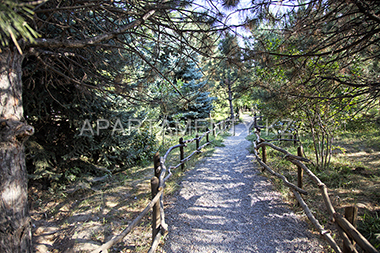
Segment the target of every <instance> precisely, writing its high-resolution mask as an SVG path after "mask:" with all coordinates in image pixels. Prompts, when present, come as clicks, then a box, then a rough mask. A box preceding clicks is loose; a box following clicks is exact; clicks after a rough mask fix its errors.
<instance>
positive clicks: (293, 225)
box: [164, 125, 321, 253]
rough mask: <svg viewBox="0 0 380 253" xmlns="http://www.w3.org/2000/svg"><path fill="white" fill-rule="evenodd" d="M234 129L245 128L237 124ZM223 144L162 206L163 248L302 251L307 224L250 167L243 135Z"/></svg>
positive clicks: (305, 245)
mask: <svg viewBox="0 0 380 253" xmlns="http://www.w3.org/2000/svg"><path fill="white" fill-rule="evenodd" d="M239 126H240V127H239ZM239 130H244V126H243V127H242V126H241V125H238V126H237V127H236V132H237V133H239ZM224 143H225V145H226V146H225V147H222V148H218V149H217V150H216V151H215V152H214V154H213V156H212V157H209V158H206V159H204V161H202V162H201V163H199V164H198V166H197V167H196V168H194V169H193V170H191V171H189V172H188V175H187V176H186V178H185V179H184V180H183V181H182V183H181V186H182V188H181V190H180V191H179V192H178V193H177V194H176V195H175V196H174V197H175V201H173V204H172V205H170V207H168V209H167V216H166V217H167V223H168V224H169V229H170V231H171V232H170V233H169V235H168V236H167V241H166V243H165V245H164V251H165V252H168V253H169V252H189V253H190V252H266V251H268V252H274V249H278V252H289V249H297V250H301V251H304V252H306V251H308V249H311V248H313V247H314V246H311V245H315V243H316V241H315V239H313V238H312V235H311V233H309V232H307V230H308V228H307V224H306V223H305V222H303V221H301V220H300V219H299V218H298V217H297V216H296V215H295V214H294V213H292V212H291V211H290V210H289V209H288V206H287V204H285V203H284V202H283V201H282V198H281V194H280V193H278V192H274V191H273V187H272V185H271V183H270V182H269V181H268V180H267V179H266V178H265V177H263V176H260V175H259V172H258V171H257V168H255V167H254V165H253V163H252V160H253V158H252V156H251V155H250V154H249V152H248V150H247V149H248V147H249V145H250V143H249V142H248V141H246V140H245V136H244V135H242V136H230V137H228V138H226V140H225V141H224ZM311 241H312V242H313V243H310V242H311ZM317 244H318V243H317ZM313 249H314V248H313ZM320 250H321V248H318V250H317V252H318V251H320Z"/></svg>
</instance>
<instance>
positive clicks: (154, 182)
mask: <svg viewBox="0 0 380 253" xmlns="http://www.w3.org/2000/svg"><path fill="white" fill-rule="evenodd" d="M235 117H237V118H238V117H239V115H238V114H237V115H236V116H235ZM234 121H235V119H230V118H227V119H225V120H222V121H220V122H219V123H217V124H214V123H212V125H211V130H210V129H208V128H207V130H206V132H205V133H203V134H202V135H201V136H198V135H196V137H195V138H193V139H189V140H184V139H183V138H180V139H179V144H177V145H174V146H172V147H170V148H169V149H168V150H167V151H166V153H165V155H164V156H162V157H160V154H159V153H158V152H157V153H156V154H155V155H154V157H153V164H154V176H153V178H152V179H151V191H152V200H151V201H150V203H149V204H148V205H147V206H146V207H145V209H144V210H143V211H142V212H141V213H140V214H139V215H138V216H137V217H136V218H135V219H134V220H133V221H132V222H131V223H130V224H129V225H128V227H127V228H126V229H124V230H123V232H121V233H120V234H119V235H118V236H116V237H114V238H112V239H111V240H109V241H108V242H106V243H105V244H103V245H101V246H100V247H99V248H97V249H96V250H94V251H92V252H91V253H105V252H107V251H108V249H109V248H111V247H112V246H113V245H115V244H116V243H119V242H121V241H122V240H123V238H124V237H125V236H127V235H128V234H129V233H130V232H131V231H132V230H133V228H135V227H136V226H137V225H138V224H139V223H140V221H141V220H142V218H143V217H144V216H145V215H147V214H148V213H149V211H150V210H151V209H152V245H151V248H150V250H149V253H153V252H155V251H156V249H157V247H158V244H159V242H160V239H161V237H162V236H163V235H166V234H167V233H168V225H167V224H166V223H165V212H164V201H163V196H164V189H165V183H166V181H167V180H168V179H169V178H170V177H171V176H172V170H175V169H178V168H179V167H181V168H182V169H183V168H184V164H185V163H186V162H187V161H189V160H190V158H191V157H192V156H194V155H195V154H198V153H201V150H202V149H203V148H204V147H206V146H207V145H209V144H211V142H210V140H209V135H210V134H213V135H214V136H217V135H218V134H220V133H221V132H224V131H226V129H229V128H230V127H231V126H234ZM233 129H234V127H233ZM202 140H205V143H204V144H203V145H201V142H202ZM192 142H195V143H196V148H195V150H194V151H192V153H191V154H190V155H188V156H187V157H184V154H185V152H184V148H186V147H187V144H189V143H192ZM177 148H179V150H180V152H179V153H180V154H179V161H178V164H177V165H175V166H167V165H166V161H167V158H168V156H169V154H170V153H171V152H172V151H173V150H175V149H177Z"/></svg>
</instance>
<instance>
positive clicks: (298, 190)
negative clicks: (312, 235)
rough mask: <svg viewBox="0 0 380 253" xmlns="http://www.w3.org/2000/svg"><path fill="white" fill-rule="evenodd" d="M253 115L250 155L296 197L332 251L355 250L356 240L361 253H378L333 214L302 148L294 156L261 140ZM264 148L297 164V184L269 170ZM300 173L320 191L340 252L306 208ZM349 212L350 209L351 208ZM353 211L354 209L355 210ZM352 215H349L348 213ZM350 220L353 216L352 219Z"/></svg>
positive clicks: (327, 197) (321, 183) (341, 217)
mask: <svg viewBox="0 0 380 253" xmlns="http://www.w3.org/2000/svg"><path fill="white" fill-rule="evenodd" d="M257 118H258V117H256V116H255V118H254V124H253V128H254V134H255V135H256V140H255V141H254V142H253V145H254V155H255V157H256V160H257V162H258V163H259V164H260V165H261V166H262V167H263V170H267V171H268V172H269V173H270V174H272V175H274V176H276V177H278V178H280V179H281V180H282V181H283V182H284V184H285V185H287V186H288V187H289V188H290V189H291V190H292V192H293V193H294V196H295V197H296V199H297V201H298V203H299V205H300V206H301V207H302V208H303V210H304V212H305V214H306V216H307V217H308V218H309V220H310V221H311V223H312V224H313V225H314V227H315V228H316V229H317V230H318V231H319V233H320V234H321V236H322V238H324V239H325V240H326V241H327V242H328V243H329V244H330V246H331V247H332V248H333V249H334V251H335V252H344V253H346V252H357V251H356V249H355V247H354V244H353V243H352V242H353V241H354V242H356V243H357V244H358V245H359V246H360V247H361V248H362V249H363V250H364V251H365V252H370V253H379V252H378V251H377V250H376V249H375V247H373V246H372V245H371V244H370V243H369V242H368V240H367V239H366V238H365V237H364V236H363V235H361V234H360V232H359V231H358V230H357V229H356V228H355V226H354V225H353V224H351V223H350V222H349V221H348V220H347V219H346V218H345V217H343V216H342V215H341V214H339V213H337V212H336V211H335V210H334V207H333V205H332V204H331V201H330V197H329V195H328V191H327V186H326V185H325V184H324V183H323V182H322V181H321V180H320V179H319V178H318V177H317V176H316V175H315V174H314V173H313V172H312V171H311V170H310V169H309V168H308V167H307V166H306V165H305V164H304V163H303V162H310V161H309V160H308V159H306V158H304V157H302V153H303V151H302V147H301V146H300V147H299V148H298V150H297V155H293V154H290V153H289V152H288V151H286V150H284V149H282V148H280V147H277V146H275V145H273V144H272V143H269V142H268V141H265V140H264V139H262V138H261V137H260V127H259V126H258V125H257ZM266 147H271V148H273V149H275V150H277V151H279V152H281V153H283V154H284V158H285V159H287V160H289V161H290V162H292V163H293V164H295V165H297V168H298V179H297V180H298V182H297V185H295V184H292V183H290V182H289V181H288V180H287V178H286V177H285V176H283V175H281V174H280V173H277V172H275V171H274V170H273V169H271V168H270V167H269V166H268V165H267V164H266V161H267V154H266V149H265V148H266ZM260 148H261V153H262V159H261V158H260V157H259V153H258V150H259V149H260ZM303 173H306V174H307V175H308V176H309V177H310V178H311V180H312V181H313V182H314V183H315V184H316V185H317V186H318V187H319V189H320V193H321V195H322V197H323V200H324V203H325V206H326V208H327V211H328V213H329V215H330V218H331V220H332V221H333V222H334V224H335V225H336V227H337V229H338V232H339V235H340V236H341V237H342V239H343V251H342V250H341V249H340V247H339V246H338V244H337V243H336V242H335V240H334V239H333V237H332V236H331V234H330V231H327V230H325V229H324V228H323V226H322V225H321V224H320V223H319V221H318V220H317V219H316V218H315V217H314V215H313V214H312V212H311V211H310V209H309V207H308V206H307V204H306V203H305V201H304V200H303V198H302V196H301V194H303V195H307V192H306V191H305V190H304V189H302V188H303V182H302V180H303ZM351 212H352V211H351ZM356 212H357V211H356ZM345 216H346V217H348V216H350V215H349V214H348V212H347V211H346V215H345ZM351 216H352V215H351ZM352 219H354V218H352Z"/></svg>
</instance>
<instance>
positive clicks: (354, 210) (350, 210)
mask: <svg viewBox="0 0 380 253" xmlns="http://www.w3.org/2000/svg"><path fill="white" fill-rule="evenodd" d="M344 216H345V218H346V219H347V220H348V221H349V222H350V223H351V224H352V225H353V226H354V227H355V228H356V221H357V216H358V207H357V206H347V207H346V208H345V209H344ZM350 241H351V244H352V246H353V247H355V241H354V240H350ZM348 244H349V243H348ZM342 250H343V252H344V253H353V252H354V251H353V250H352V249H351V247H350V245H347V243H346V242H345V241H343V249H342Z"/></svg>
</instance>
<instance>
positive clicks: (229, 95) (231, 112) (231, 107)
mask: <svg viewBox="0 0 380 253" xmlns="http://www.w3.org/2000/svg"><path fill="white" fill-rule="evenodd" d="M226 82H227V86H228V101H229V103H230V114H231V120H233V119H234V118H235V115H234V106H233V105H232V89H231V85H232V84H231V82H230V81H229V80H226Z"/></svg>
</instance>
